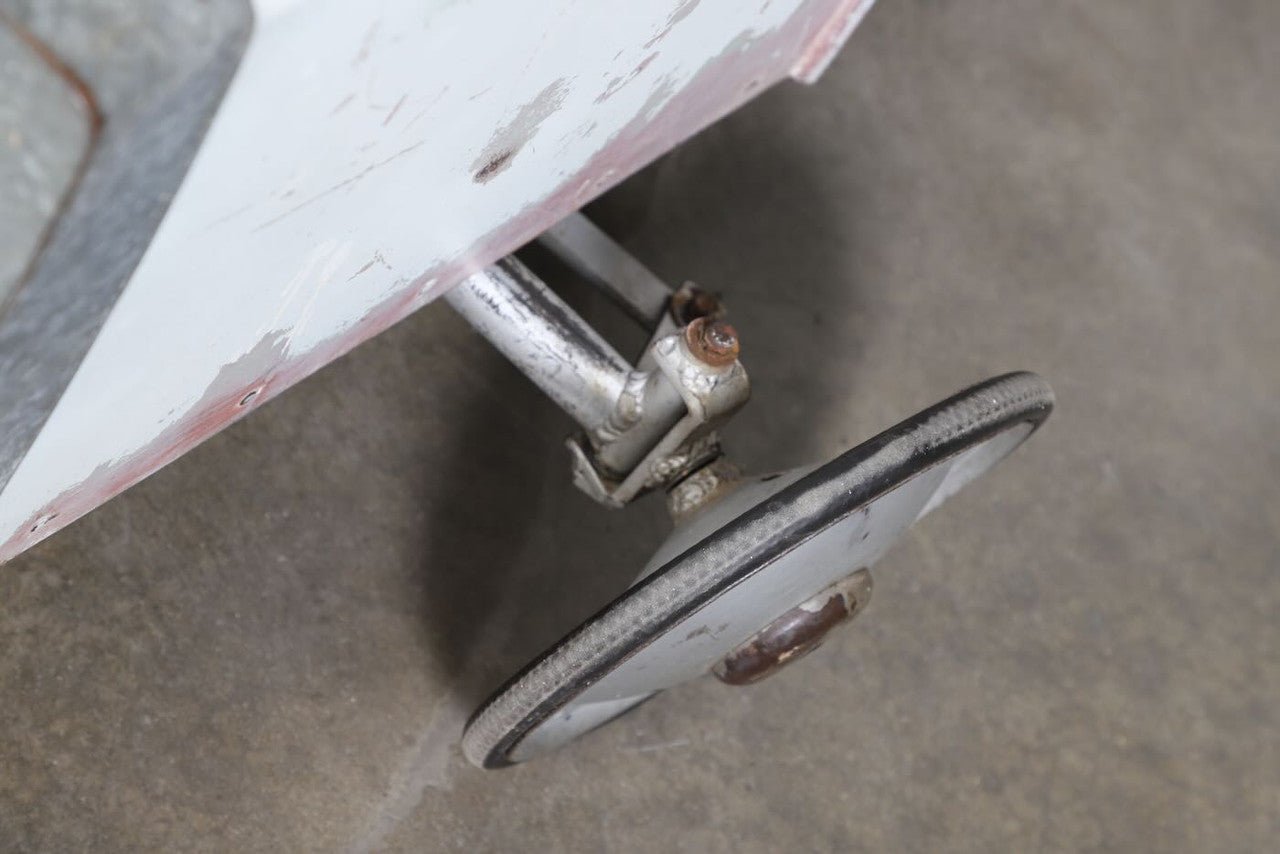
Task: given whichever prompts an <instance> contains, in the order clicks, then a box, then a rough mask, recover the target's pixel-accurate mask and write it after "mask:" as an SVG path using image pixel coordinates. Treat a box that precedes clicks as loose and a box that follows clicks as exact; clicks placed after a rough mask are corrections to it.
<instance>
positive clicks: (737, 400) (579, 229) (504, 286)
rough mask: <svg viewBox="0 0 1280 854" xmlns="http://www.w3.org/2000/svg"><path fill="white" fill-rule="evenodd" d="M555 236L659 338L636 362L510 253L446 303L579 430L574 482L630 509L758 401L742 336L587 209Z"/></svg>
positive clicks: (701, 455) (566, 253) (681, 473)
mask: <svg viewBox="0 0 1280 854" xmlns="http://www.w3.org/2000/svg"><path fill="white" fill-rule="evenodd" d="M549 235H551V236H550V237H548V238H545V239H544V243H545V244H546V245H547V246H548V248H550V249H551V250H552V251H553V252H555V253H557V254H559V255H560V256H561V257H562V258H563V259H564V260H565V261H566V262H567V263H568V264H569V266H570V267H572V268H573V269H575V270H578V271H579V272H580V273H582V274H583V275H584V276H585V277H586V278H588V279H589V280H591V281H593V282H595V283H597V284H599V285H600V286H601V287H604V288H605V289H606V290H608V291H609V292H610V293H611V294H612V295H613V296H614V297H615V299H617V300H618V301H619V302H620V303H622V304H624V305H629V306H631V310H630V312H629V313H630V314H631V315H632V316H633V317H635V318H636V319H637V320H638V321H639V322H641V323H642V324H643V325H645V326H646V328H649V329H650V331H651V332H652V337H651V338H650V343H649V345H648V346H647V347H646V348H645V352H644V353H643V355H642V356H641V357H640V359H639V361H638V364H637V365H636V366H635V367H632V366H630V365H629V364H628V363H627V362H626V361H625V360H624V359H623V358H622V357H621V356H619V355H618V354H617V353H616V352H615V351H614V350H613V348H612V347H610V346H609V345H608V344H607V343H606V342H605V341H604V340H603V339H602V338H601V337H600V336H599V335H598V334H597V333H596V332H595V330H594V329H592V328H591V327H590V326H589V325H588V324H587V323H586V321H584V320H583V319H582V318H581V317H579V316H578V315H577V314H575V313H574V312H573V310H572V309H570V308H569V307H568V306H567V305H566V304H565V303H564V302H563V301H562V300H561V299H560V298H559V297H557V296H556V295H555V294H554V293H552V292H551V290H550V289H549V288H547V286H546V285H545V284H544V283H543V282H542V281H541V280H540V279H538V278H537V276H535V275H534V274H533V273H532V272H531V271H530V270H529V269H528V268H526V267H525V266H524V265H523V264H521V263H520V262H519V261H518V260H516V259H515V258H514V257H508V258H504V259H503V260H501V261H499V262H498V263H497V264H495V265H493V266H492V267H490V268H488V269H486V270H485V271H483V272H481V273H477V274H476V275H474V276H472V277H471V278H470V279H468V280H467V281H466V282H464V283H463V284H461V285H459V286H458V287H457V288H455V289H454V290H452V291H450V292H449V293H448V294H447V295H446V296H445V299H446V300H447V301H448V302H449V304H450V305H452V306H453V308H454V309H455V310H456V311H458V313H459V314H461V315H462V316H463V317H464V318H465V319H466V320H467V321H468V322H469V323H470V324H471V325H472V326H473V327H474V328H475V329H476V330H477V331H478V332H480V333H481V334H482V335H484V336H485V337H486V338H487V339H488V340H489V341H490V343H492V344H493V345H494V346H495V347H497V348H498V349H499V350H500V351H502V353H503V354H504V355H506V356H507V357H508V358H509V359H511V361H512V362H513V363H514V364H515V365H516V366H517V367H518V368H520V370H521V371H522V372H524V374H525V375H526V376H528V377H529V378H530V379H531V380H533V382H535V383H536V384H537V385H538V386H539V387H540V388H541V389H542V390H543V391H544V392H546V393H547V395H548V396H550V397H551V398H552V399H553V400H554V401H555V402H556V403H557V404H559V405H560V406H561V408H563V409H564V410H565V411H566V412H567V413H568V414H569V415H570V416H572V417H573V418H574V420H576V421H577V422H578V423H579V424H580V425H581V426H582V428H583V434H582V435H579V436H576V437H573V438H570V439H569V440H568V442H567V445H568V448H569V453H570V455H571V460H572V463H571V465H572V472H573V480H574V483H575V484H576V485H577V486H578V487H579V488H580V489H582V490H583V491H584V492H586V493H587V494H588V495H590V496H591V497H592V498H594V499H595V500H596V501H598V502H600V503H601V504H604V505H606V506H609V507H622V506H624V505H625V504H627V503H628V502H629V501H631V500H632V499H634V498H636V497H637V496H639V495H642V494H643V493H645V492H647V491H649V490H652V489H657V488H666V487H671V486H673V485H675V484H676V483H678V482H679V481H680V480H681V479H683V478H685V477H687V476H688V475H689V474H690V473H692V472H694V471H696V470H697V469H699V468H701V467H702V466H704V465H706V464H707V463H709V462H711V461H712V460H715V459H716V458H718V457H719V456H720V445H719V438H718V436H717V435H716V428H717V427H718V426H719V425H720V424H722V423H724V421H725V420H726V419H728V418H729V416H731V415H732V414H733V413H734V412H736V411H737V410H738V409H739V408H741V407H742V405H743V404H745V403H746V402H747V399H748V397H749V396H750V385H749V383H748V381H747V373H746V370H745V369H744V368H743V367H742V364H741V363H740V362H739V361H738V358H737V357H738V349H739V344H738V338H737V333H736V332H735V331H734V329H733V327H731V326H729V325H728V324H727V323H724V322H723V320H721V319H720V318H722V316H723V314H724V310H723V306H722V305H721V304H720V303H719V301H718V300H716V299H715V298H714V297H712V296H711V295H709V294H705V293H703V292H701V291H698V290H697V289H695V288H693V287H692V286H691V285H689V284H686V285H685V286H684V287H682V288H681V289H680V290H678V291H676V292H674V293H673V292H672V291H671V289H670V288H668V287H667V286H666V285H664V284H663V283H662V282H661V280H660V279H658V278H657V277H656V276H654V275H653V274H652V273H650V272H649V271H648V270H647V269H646V268H644V267H643V265H641V264H640V262H638V261H636V260H635V259H634V258H632V257H631V256H630V255H629V254H627V253H626V251H625V250H624V249H622V247H620V246H618V245H617V244H616V243H614V242H613V241H612V240H610V239H609V238H608V236H606V235H605V234H604V233H603V232H601V231H600V230H599V229H597V228H596V227H595V226H594V225H592V224H591V223H590V222H588V221H587V220H586V219H585V218H584V217H582V215H581V214H574V215H573V216H572V217H570V218H569V219H568V220H566V221H565V222H562V223H561V224H560V225H558V226H556V227H555V228H554V229H552V231H551V232H549ZM611 271H620V272H621V273H623V274H625V275H622V276H621V277H620V279H619V280H611V279H610V278H609V274H610V272H611ZM659 292H665V294H666V297H665V299H664V300H663V302H665V306H664V307H663V309H662V310H661V311H660V312H655V309H654V305H655V303H656V302H657V301H658V300H657V296H658V295H659Z"/></svg>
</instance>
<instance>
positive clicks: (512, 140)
mask: <svg viewBox="0 0 1280 854" xmlns="http://www.w3.org/2000/svg"><path fill="white" fill-rule="evenodd" d="M567 82H568V81H567V80H565V78H563V77H561V78H559V79H557V80H553V81H551V82H550V83H548V84H547V86H546V88H544V89H543V90H542V91H541V92H539V93H538V95H537V97H535V98H534V99H533V100H532V101H530V102H529V103H527V104H525V105H524V106H522V107H521V108H520V109H519V110H517V111H516V114H515V116H514V117H513V118H512V119H511V121H509V122H507V123H506V124H504V125H503V126H502V127H500V128H498V129H497V130H496V131H495V132H494V134H493V137H492V138H491V139H490V140H489V144H488V145H486V146H485V147H484V151H482V152H480V156H479V157H477V158H476V159H475V162H473V163H472V164H471V170H472V171H473V172H474V173H475V179H474V180H475V181H476V183H479V184H483V183H485V182H486V181H491V180H493V179H494V178H495V177H497V176H498V175H499V174H500V173H501V172H503V171H505V170H506V169H507V168H508V167H510V166H511V163H512V161H513V160H515V159H516V156H517V155H519V154H520V151H521V150H522V149H523V148H524V147H525V146H526V145H528V144H529V142H530V141H531V140H532V139H533V137H534V135H535V134H537V132H538V128H539V127H541V126H542V123H543V122H545V121H546V120H547V119H548V118H550V116H551V114H552V113H554V112H555V111H556V110H558V109H559V108H560V105H561V104H562V103H563V102H564V97H565V88H566V84H567Z"/></svg>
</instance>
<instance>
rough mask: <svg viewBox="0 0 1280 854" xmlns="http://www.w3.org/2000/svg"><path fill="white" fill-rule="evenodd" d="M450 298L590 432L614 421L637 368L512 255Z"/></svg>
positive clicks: (520, 367)
mask: <svg viewBox="0 0 1280 854" xmlns="http://www.w3.org/2000/svg"><path fill="white" fill-rule="evenodd" d="M444 299H445V300H446V301H447V302H448V303H449V305H451V306H452V307H453V309H454V311H456V312H458V314H460V315H462V316H463V318H465V319H466V321H467V322H468V323H470V324H471V326H472V327H474V328H475V330H476V331H477V332H479V333H480V334H481V335H483V336H484V337H485V338H487V339H488V340H489V343H491V344H492V345H493V346H494V347H496V348H497V349H498V350H499V351H501V352H502V354H503V355H505V356H506V357H507V358H508V359H510V360H511V361H512V362H513V363H514V364H515V366H516V367H518V368H519V369H520V370H521V371H522V372H523V373H524V374H525V376H527V377H528V378H529V379H531V380H533V382H534V383H535V384H536V385H537V386H538V388H540V389H542V390H543V391H544V392H546V394H547V396H549V397H550V398H551V399H552V400H554V401H555V402H556V403H557V404H558V405H559V406H560V408H562V409H563V410H564V411H565V412H567V413H568V414H569V415H570V416H571V417H572V418H573V419H574V420H575V421H577V422H578V423H579V424H581V425H582V427H583V428H584V429H586V430H587V432H588V433H589V434H591V435H599V433H600V431H601V428H604V427H606V425H608V424H609V421H610V418H611V417H612V416H613V414H614V411H615V408H616V407H617V404H618V399H619V398H620V397H621V396H622V392H623V387H624V384H625V382H626V379H627V375H628V374H629V373H630V372H631V366H630V365H629V364H628V363H627V361H626V360H625V359H623V358H622V357H621V356H619V355H618V353H617V351H615V350H614V349H613V348H612V347H610V346H609V344H608V343H607V342H605V340H604V339H603V338H601V337H600V336H599V335H598V334H596V331H595V330H594V329H592V328H591V327H590V326H588V325H587V324H586V322H584V321H583V320H582V318H580V317H578V315H577V314H575V313H574V311H573V309H571V308H569V306H567V305H566V304H565V303H564V301H563V300H561V299H560V298H559V297H558V296H556V295H555V294H554V293H552V292H551V290H550V289H549V288H547V286H546V285H545V284H543V282H542V281H541V280H540V279H539V278H538V277H537V276H535V275H534V274H533V273H532V272H531V271H530V270H529V268H527V267H525V266H524V265H523V264H521V263H520V262H519V261H517V260H516V259H515V258H514V257H510V256H508V257H506V258H503V259H502V260H501V261H498V262H497V263H496V264H494V265H492V266H491V267H489V268H488V269H486V270H485V271H484V272H481V273H476V274H475V275H474V276H472V277H471V278H469V279H467V280H466V281H465V282H463V283H462V284H460V285H458V286H457V287H456V288H454V289H453V290H451V291H449V292H448V293H447V294H445V296H444Z"/></svg>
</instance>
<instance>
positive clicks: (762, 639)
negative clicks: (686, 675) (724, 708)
mask: <svg viewBox="0 0 1280 854" xmlns="http://www.w3.org/2000/svg"><path fill="white" fill-rule="evenodd" d="M870 598H871V573H870V572H869V571H868V570H866V569H860V570H858V571H857V572H855V573H853V574H852V575H850V576H849V577H848V578H846V579H844V580H843V581H840V582H838V583H836V584H834V585H832V586H831V587H829V588H827V589H826V590H824V591H823V592H822V593H819V594H818V595H817V596H814V597H813V598H812V599H810V600H809V601H808V602H805V603H803V604H801V605H797V606H796V607H794V608H792V609H791V610H790V611H787V612H786V613H785V614H783V615H782V616H781V617H778V618H777V619H776V620H774V621H773V622H772V623H770V624H769V625H767V626H765V627H764V628H763V629H761V630H760V631H758V632H756V634H755V635H754V636H752V637H751V638H750V639H749V640H747V641H746V642H745V643H743V644H742V645H740V646H739V647H738V648H737V649H735V650H733V651H732V652H730V653H729V654H728V655H727V656H725V657H724V660H723V661H721V662H720V663H719V664H717V665H716V666H715V668H714V669H713V670H712V672H713V673H714V674H715V675H716V678H717V679H719V680H720V681H721V682H724V683H725V684H726V685H750V684H751V683H753V682H759V681H760V680H761V679H764V678H766V677H769V676H772V675H773V674H775V673H777V672H778V671H779V670H781V669H782V668H783V667H786V666H787V665H788V664H790V663H791V662H793V661H799V660H800V659H801V658H804V657H805V656H806V655H808V654H809V653H811V652H813V651H814V650H815V649H817V648H818V647H820V646H821V645H822V642H823V641H824V640H825V639H826V637H827V633H828V632H830V631H831V630H832V629H833V628H835V627H836V626H838V625H840V624H841V623H843V622H845V621H846V620H848V619H849V618H850V617H852V616H854V615H855V614H857V613H858V611H860V610H862V608H863V607H864V606H865V605H866V603H867V601H868V600H869V599H870Z"/></svg>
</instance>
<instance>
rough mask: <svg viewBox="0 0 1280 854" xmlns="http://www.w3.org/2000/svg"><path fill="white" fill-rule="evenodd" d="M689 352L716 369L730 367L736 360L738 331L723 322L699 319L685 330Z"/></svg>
mask: <svg viewBox="0 0 1280 854" xmlns="http://www.w3.org/2000/svg"><path fill="white" fill-rule="evenodd" d="M685 341H686V342H687V343H688V345H689V351H690V352H691V353H693V355H694V356H695V357H696V358H697V359H698V360H699V361H702V362H705V363H706V364H708V365H711V366H712V367H716V368H723V367H726V366H727V365H732V364H733V363H734V361H736V360H737V358H738V350H739V344H738V331H737V330H736V329H734V328H733V326H732V325H730V324H728V323H726V322H725V321H723V320H710V319H708V318H705V317H699V318H697V319H696V320H694V321H693V322H692V323H690V324H689V325H688V326H687V327H686V328H685Z"/></svg>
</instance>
